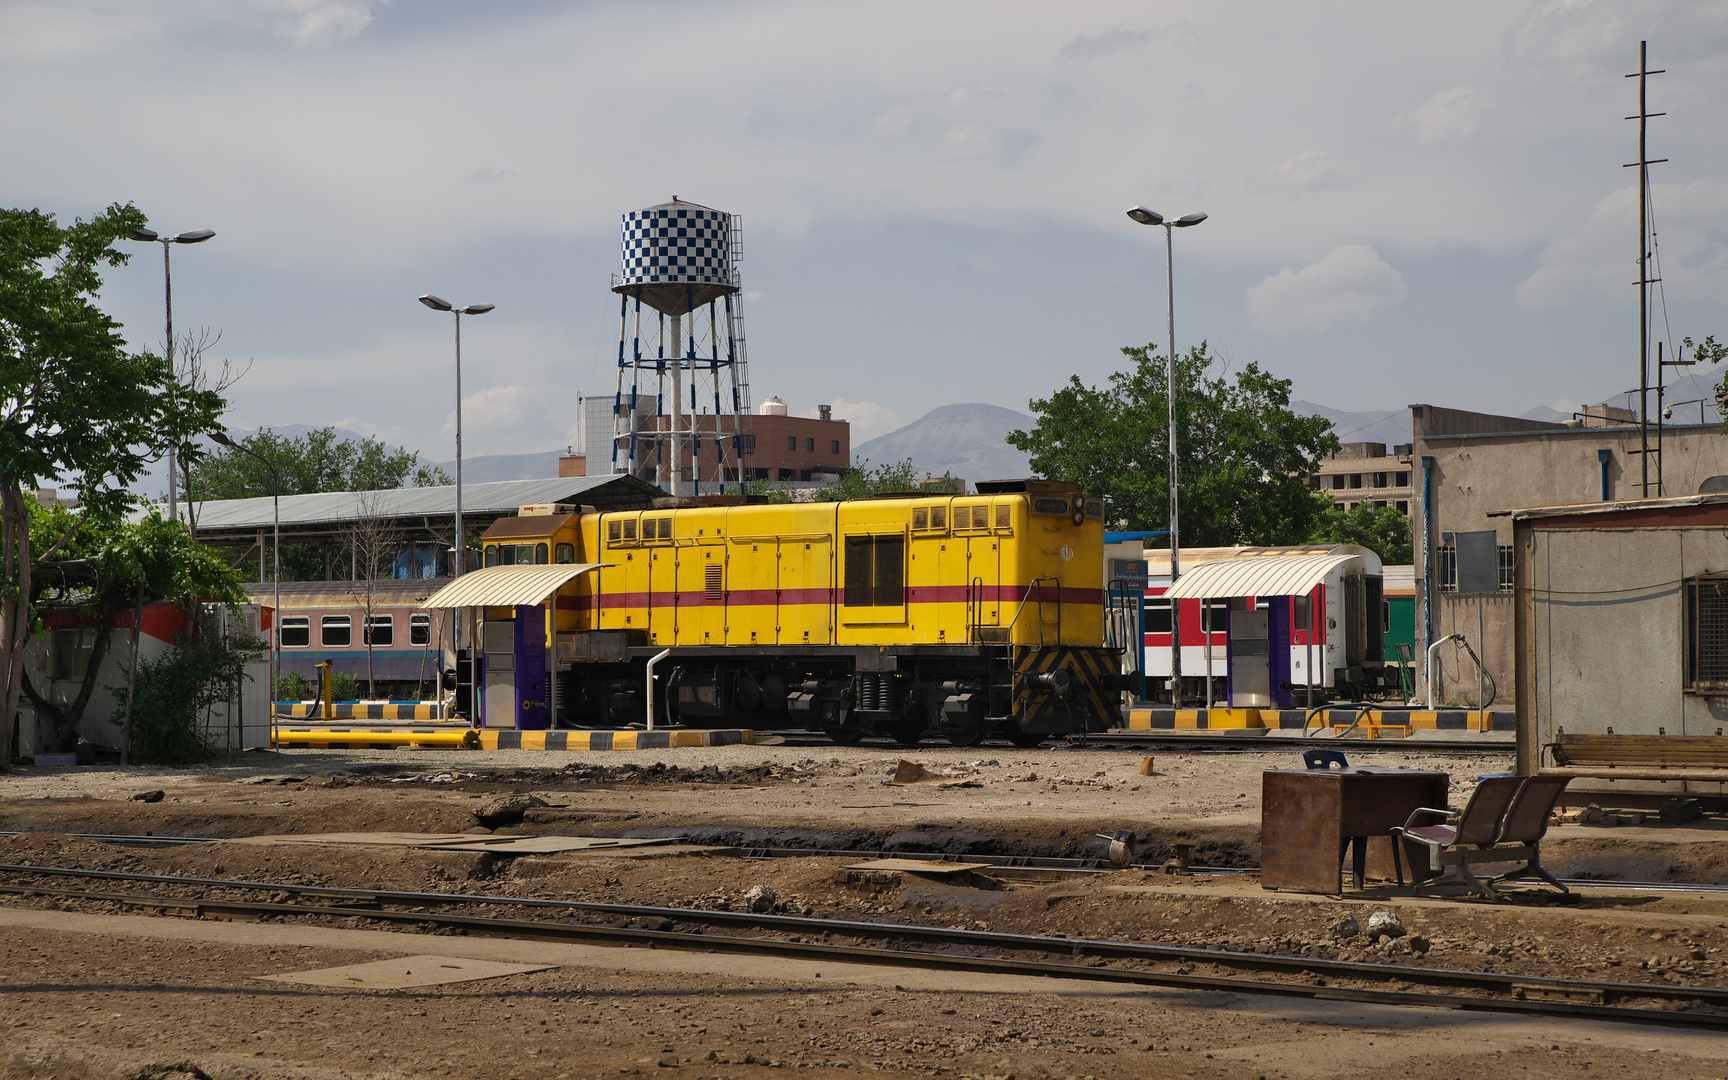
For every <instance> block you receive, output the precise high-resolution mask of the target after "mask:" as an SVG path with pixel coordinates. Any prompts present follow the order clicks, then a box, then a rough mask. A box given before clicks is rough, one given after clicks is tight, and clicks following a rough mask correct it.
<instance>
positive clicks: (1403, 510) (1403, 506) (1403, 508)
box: [1178, 489, 1410, 517]
mask: <svg viewBox="0 0 1728 1080" xmlns="http://www.w3.org/2000/svg"><path fill="white" fill-rule="evenodd" d="M1178 490H1180V489H1178ZM1398 512H1399V513H1400V514H1403V515H1404V516H1405V517H1409V516H1410V504H1409V503H1407V502H1400V503H1399V504H1398Z"/></svg>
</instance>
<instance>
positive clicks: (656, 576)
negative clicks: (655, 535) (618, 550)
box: [636, 547, 678, 645]
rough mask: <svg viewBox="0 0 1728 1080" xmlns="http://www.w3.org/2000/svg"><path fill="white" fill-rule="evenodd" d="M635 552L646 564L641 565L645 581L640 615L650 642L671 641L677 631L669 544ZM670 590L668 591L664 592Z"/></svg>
mask: <svg viewBox="0 0 1728 1080" xmlns="http://www.w3.org/2000/svg"><path fill="white" fill-rule="evenodd" d="M636 554H638V555H640V556H642V558H643V560H644V561H645V562H646V563H647V564H648V565H647V566H645V567H644V568H643V570H644V573H645V575H646V577H647V583H646V586H645V588H644V590H643V593H642V596H643V601H642V606H643V611H642V614H641V615H640V616H639V619H640V621H641V623H642V625H644V626H646V627H647V628H648V643H649V644H650V645H671V644H672V643H673V642H675V641H676V640H677V633H678V607H677V604H678V593H677V588H678V579H677V574H676V572H675V564H674V560H675V559H676V558H677V556H676V554H675V553H674V551H673V549H671V548H654V547H643V548H638V549H637V551H636ZM667 593H670V595H665V594H667Z"/></svg>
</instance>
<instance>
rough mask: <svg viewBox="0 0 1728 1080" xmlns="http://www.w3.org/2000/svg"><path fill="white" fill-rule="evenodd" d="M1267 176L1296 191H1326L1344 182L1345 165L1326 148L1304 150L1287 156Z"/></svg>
mask: <svg viewBox="0 0 1728 1080" xmlns="http://www.w3.org/2000/svg"><path fill="white" fill-rule="evenodd" d="M1266 176H1267V178H1268V179H1269V180H1271V181H1272V182H1273V183H1274V184H1276V185H1278V186H1279V187H1283V188H1289V189H1292V190H1296V191H1324V190H1326V189H1328V188H1334V187H1337V186H1339V185H1340V184H1342V183H1343V182H1344V180H1345V178H1346V173H1345V170H1344V167H1343V166H1342V165H1340V164H1339V163H1338V162H1337V161H1335V160H1333V159H1332V157H1331V155H1329V154H1327V153H1326V152H1325V151H1324V150H1304V151H1303V152H1302V153H1300V154H1297V155H1295V156H1294V157H1288V158H1285V159H1284V160H1283V161H1280V162H1279V163H1278V164H1276V165H1274V166H1272V168H1270V169H1268V170H1267V171H1266Z"/></svg>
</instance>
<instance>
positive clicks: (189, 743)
mask: <svg viewBox="0 0 1728 1080" xmlns="http://www.w3.org/2000/svg"><path fill="white" fill-rule="evenodd" d="M263 649H264V642H263V641H260V640H259V639H257V638H254V637H248V636H238V635H237V636H233V637H223V636H222V635H221V634H220V633H219V632H218V630H217V623H216V619H215V617H214V616H213V615H212V614H210V613H208V612H204V611H202V610H200V611H198V612H196V613H195V614H194V615H193V618H192V622H191V625H190V627H188V629H187V631H186V633H184V634H182V635H180V637H178V638H177V639H176V640H175V642H174V648H173V649H172V650H171V651H169V652H167V653H164V654H163V655H162V656H160V657H158V658H156V659H154V660H151V659H147V658H144V657H140V658H139V660H138V672H137V678H136V690H135V692H134V698H133V702H132V759H133V760H134V761H137V762H140V763H143V762H150V763H153V764H158V765H188V764H192V763H195V762H199V761H204V760H206V759H208V758H209V756H210V751H211V746H210V742H209V738H208V736H207V735H206V733H205V724H204V718H205V714H206V713H207V712H208V711H209V709H210V708H211V706H213V705H216V704H218V703H220V702H225V701H232V700H234V699H235V698H237V697H239V696H240V691H241V689H242V688H243V687H244V686H245V683H246V665H247V664H248V663H250V662H251V661H253V660H256V659H257V658H258V657H259V656H260V655H262V651H263ZM117 689H118V692H119V693H122V694H123V693H124V692H125V691H124V689H123V688H117ZM118 720H119V717H118V716H116V722H118Z"/></svg>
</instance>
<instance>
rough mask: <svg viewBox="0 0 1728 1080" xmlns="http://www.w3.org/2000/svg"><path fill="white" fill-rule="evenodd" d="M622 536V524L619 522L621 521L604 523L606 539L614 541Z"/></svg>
mask: <svg viewBox="0 0 1728 1080" xmlns="http://www.w3.org/2000/svg"><path fill="white" fill-rule="evenodd" d="M623 535H624V523H623V522H621V521H608V522H607V523H606V539H608V540H616V539H618V538H619V537H620V536H623Z"/></svg>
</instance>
